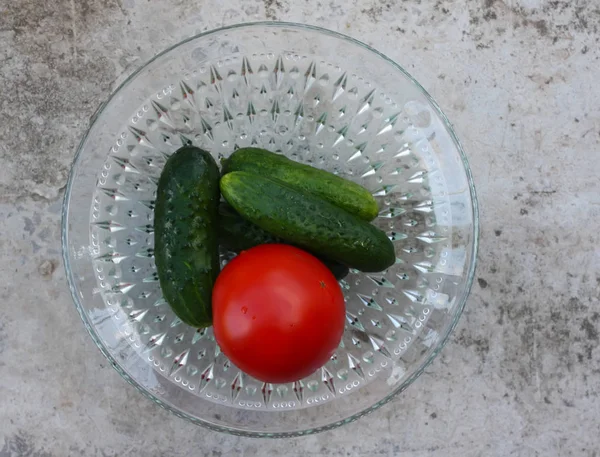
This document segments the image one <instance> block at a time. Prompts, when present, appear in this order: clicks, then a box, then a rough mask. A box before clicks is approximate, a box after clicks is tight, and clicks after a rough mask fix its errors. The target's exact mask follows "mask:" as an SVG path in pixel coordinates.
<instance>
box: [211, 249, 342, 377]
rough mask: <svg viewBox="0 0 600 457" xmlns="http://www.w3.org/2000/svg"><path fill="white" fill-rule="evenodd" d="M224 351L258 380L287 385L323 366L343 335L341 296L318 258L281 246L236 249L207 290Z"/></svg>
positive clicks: (217, 334) (218, 341) (215, 327)
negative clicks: (211, 295)
mask: <svg viewBox="0 0 600 457" xmlns="http://www.w3.org/2000/svg"><path fill="white" fill-rule="evenodd" d="M212 306H213V326H214V332H215V338H216V340H217V343H218V344H219V346H220V347H221V350H222V351H223V353H224V354H225V355H226V356H227V357H229V359H230V360H231V361H232V362H233V363H234V364H235V365H236V366H237V367H238V368H240V369H241V370H242V371H244V372H245V373H248V374H249V375H251V376H254V377H255V378H257V379H260V380H261V381H264V382H273V383H278V382H291V381H297V380H299V379H302V378H304V377H306V376H308V375H310V374H311V373H313V372H314V371H315V370H317V369H319V368H320V367H321V366H323V365H324V364H325V363H326V362H327V360H329V358H330V357H331V355H332V354H333V352H334V351H335V349H336V348H337V346H338V344H339V343H340V340H341V338H342V334H343V332H344V316H345V308H344V296H343V294H342V291H341V289H340V286H339V285H338V283H337V281H336V279H335V277H334V276H333V274H332V273H331V272H330V271H329V269H328V268H327V267H326V266H325V265H323V263H321V261H319V260H318V259H317V258H315V257H314V256H312V255H311V254H308V253H307V252H305V251H302V250H301V249H298V248H295V247H292V246H287V245H284V244H264V245H261V246H257V247H255V248H252V249H249V250H248V251H244V252H242V253H241V254H240V255H238V256H237V257H236V258H234V259H233V260H232V261H231V262H230V263H229V264H227V265H226V266H225V268H224V269H223V271H222V272H221V274H220V275H219V277H218V278H217V281H216V283H215V286H214V289H213V298H212Z"/></svg>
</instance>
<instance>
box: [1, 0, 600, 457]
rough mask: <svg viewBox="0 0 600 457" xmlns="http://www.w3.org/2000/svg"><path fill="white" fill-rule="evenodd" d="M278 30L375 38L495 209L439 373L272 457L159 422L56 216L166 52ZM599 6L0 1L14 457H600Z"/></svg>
mask: <svg viewBox="0 0 600 457" xmlns="http://www.w3.org/2000/svg"><path fill="white" fill-rule="evenodd" d="M265 18H266V19H281V20H290V21H298V22H306V23H311V24H317V25H321V26H326V27H328V28H332V29H335V30H338V31H340V32H343V33H346V34H348V35H351V36H353V37H355V38H358V39H360V40H363V41H365V42H367V43H369V44H371V45H373V46H374V47H376V48H378V49H379V50H381V51H382V52H384V53H385V54H387V55H388V56H390V57H392V58H393V59H395V60H396V61H398V62H399V63H400V64H402V65H403V66H404V67H405V68H407V69H408V70H409V71H410V72H411V73H412V74H413V75H414V76H415V77H416V78H417V79H418V80H419V81H421V82H422V83H423V85H424V86H425V87H426V88H427V89H428V90H429V91H430V92H431V93H432V94H433V95H434V97H436V98H437V100H438V101H439V103H440V105H441V106H442V108H443V109H444V110H445V111H446V113H447V114H448V116H449V117H450V119H452V121H453V123H454V125H455V127H456V130H457V131H458V133H459V136H460V137H461V139H462V141H463V144H464V146H465V149H466V151H467V153H468V154H469V157H470V160H471V165H472V168H473V172H474V176H475V181H476V184H477V187H478V191H479V197H480V201H481V208H482V210H481V218H482V230H481V250H480V255H479V259H480V266H479V269H478V273H477V276H478V278H477V283H476V285H475V287H474V289H473V293H472V296H471V298H470V300H469V304H468V308H467V310H466V312H465V315H464V317H463V319H462V322H461V324H460V325H459V327H458V329H457V331H456V333H455V334H454V336H453V338H452V340H451V342H450V343H449V344H448V346H447V347H446V349H445V350H444V351H443V353H442V355H441V356H440V357H439V358H438V359H437V360H436V361H435V362H434V363H433V365H432V366H430V367H429V368H428V370H427V371H426V373H425V374H424V375H423V376H422V377H421V378H420V379H419V380H418V381H417V382H416V383H415V384H414V385H413V386H412V387H411V388H410V389H409V390H408V391H407V392H406V393H405V394H404V395H402V396H400V397H398V398H396V399H395V400H394V401H393V402H392V403H391V404H389V405H387V406H385V407H384V408H382V409H381V410H379V411H377V412H376V413H374V414H372V415H371V416H369V417H367V418H365V419H363V420H360V421H359V422H356V423H354V424H351V425H348V426H346V427H345V428H342V429H338V430H335V431H332V432H328V433H324V434H320V435H316V436H311V437H307V438H302V439H292V440H286V441H273V442H270V441H266V442H265V441H257V440H252V439H245V438H237V437H231V436H226V435H223V434H217V433H213V432H209V431H206V430H204V429H201V428H198V427H195V426H192V425H190V424H187V423H185V422H183V421H182V420H180V419H178V418H176V417H174V416H172V415H170V414H168V413H167V412H165V411H163V410H161V409H159V408H157V407H156V406H154V405H153V404H151V403H150V402H149V401H147V400H146V399H144V398H142V397H141V396H140V395H139V394H138V393H137V392H135V391H134V389H133V388H131V387H129V386H128V385H126V384H125V383H124V382H123V381H122V380H121V378H120V377H119V375H118V374H117V373H116V372H115V371H114V370H112V368H110V366H108V364H107V362H106V361H105V360H104V359H103V357H102V355H101V354H100V353H99V352H98V350H97V349H96V348H95V347H94V345H93V343H92V342H91V340H90V338H89V337H88V335H87V333H86V332H85V330H84V328H83V326H82V325H81V322H80V320H79V317H78V315H77V313H76V311H75V309H74V307H73V305H72V303H71V298H70V296H69V293H68V290H67V287H66V284H65V275H64V272H63V268H62V265H61V260H60V245H59V218H60V216H59V212H60V204H61V202H60V197H61V195H62V191H63V189H64V186H65V182H66V178H67V172H68V167H69V163H70V161H71V160H72V158H73V155H74V152H75V146H76V144H77V142H78V140H79V138H80V136H81V135H82V133H83V132H84V130H85V128H86V125H87V122H88V119H89V117H90V116H91V114H92V113H93V112H94V110H95V108H96V107H97V106H98V104H99V103H100V101H102V100H104V99H105V98H106V97H107V96H108V94H109V93H110V92H111V89H112V88H113V87H114V81H115V80H122V78H123V76H124V75H127V74H129V73H130V72H132V71H133V70H134V69H135V68H136V67H137V66H139V65H140V64H141V63H142V62H144V61H145V60H146V59H147V58H149V57H150V56H152V55H153V54H154V53H156V52H158V51H160V50H162V49H164V48H165V47H167V46H169V45H172V44H174V43H176V42H177V41H179V40H181V39H183V38H185V37H188V36H189V35H192V34H194V33H197V32H199V31H203V30H207V29H211V28H214V27H218V26H221V25H225V24H231V23H235V22H242V21H251V20H260V19H265ZM599 39H600V7H599V6H598V4H597V2H595V1H594V0H590V1H549V0H476V1H475V0H474V1H468V2H466V1H463V0H439V1H433V0H432V1H427V0H412V1H406V0H363V1H360V2H359V1H357V0H348V1H346V0H328V1H323V2H321V1H316V0H297V1H290V0H238V1H233V0H220V1H212V0H171V1H161V2H158V1H140V0H78V1H76V0H56V1H54V2H42V1H41V0H13V1H11V2H9V1H7V0H0V69H1V70H0V107H1V109H0V112H1V117H0V161H1V162H0V163H1V167H0V231H1V233H2V234H3V236H2V238H1V239H0V258H1V259H2V262H0V273H1V277H2V283H1V284H0V291H1V292H0V297H1V298H2V302H1V304H0V405H1V408H0V456H1V457H14V456H29V457H63V456H103V457H104V456H119V457H124V456H147V457H158V456H169V457H175V456H188V455H206V456H222V455H243V456H250V455H261V456H265V455H284V454H285V455H289V456H304V455H309V454H310V455H315V456H353V455H364V456H376V455H381V456H415V457H423V456H434V457H435V456H444V457H447V456H459V455H460V456H480V455H481V456H508V455H513V456H571V455H572V456H586V457H592V456H597V455H600V451H597V449H598V447H599V446H598V445H599V442H600V439H599V435H598V430H599V428H600V398H599V397H598V395H599V393H600V349H598V347H597V346H598V343H599V326H600V308H599V305H600V303H599V296H600V248H599V246H600V235H599V233H600V232H599V227H600V190H599V185H598V176H600V84H599V83H598V82H597V78H598V69H600V62H599V57H600V51H599V47H598V41H599Z"/></svg>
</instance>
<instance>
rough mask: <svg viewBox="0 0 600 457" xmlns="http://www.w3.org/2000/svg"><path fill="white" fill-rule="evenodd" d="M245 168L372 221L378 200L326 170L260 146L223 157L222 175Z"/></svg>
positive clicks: (376, 210)
mask: <svg viewBox="0 0 600 457" xmlns="http://www.w3.org/2000/svg"><path fill="white" fill-rule="evenodd" d="M232 171H247V172H249V173H254V174H257V175H261V176H269V177H270V178H272V179H277V180H279V181H282V182H284V183H285V184H287V185H289V186H290V187H293V188H295V189H298V190H301V191H302V192H305V193H310V194H313V195H316V196H318V197H321V198H322V199H324V200H327V201H328V202H330V203H332V204H334V205H335V206H339V207H340V208H343V209H345V210H346V211H348V212H349V213H352V214H354V215H356V216H358V217H360V218H361V219H364V220H366V221H372V220H373V219H375V217H376V216H377V214H378V212H379V208H378V207H377V202H376V201H375V199H374V198H373V196H372V195H371V193H370V192H369V191H368V190H367V189H365V188H364V187H362V186H360V185H358V184H356V183H354V182H352V181H348V180H346V179H343V178H340V177H339V176H336V175H334V174H333V173H329V172H327V171H325V170H320V169H318V168H314V167H311V166H309V165H304V164H301V163H298V162H294V161H293V160H290V159H288V158H287V157H285V156H283V155H281V154H275V153H273V152H269V151H266V150H264V149H259V148H241V149H238V150H237V151H235V152H234V153H233V154H232V155H231V156H230V157H229V158H227V159H225V160H223V172H222V173H223V174H226V173H230V172H232Z"/></svg>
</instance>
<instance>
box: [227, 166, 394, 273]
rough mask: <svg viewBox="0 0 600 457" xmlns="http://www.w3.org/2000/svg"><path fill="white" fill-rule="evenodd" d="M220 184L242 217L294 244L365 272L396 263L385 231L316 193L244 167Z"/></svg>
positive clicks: (379, 269) (230, 174) (381, 268)
mask: <svg viewBox="0 0 600 457" xmlns="http://www.w3.org/2000/svg"><path fill="white" fill-rule="evenodd" d="M220 186H221V193H222V194H223V196H224V197H225V199H226V200H227V202H228V203H229V204H230V205H231V206H232V207H233V208H234V209H235V210H236V211H237V212H238V213H240V214H241V215H242V216H243V217H245V218H246V219H248V220H249V221H251V222H253V223H254V224H256V225H258V226H259V227H261V228H262V229H264V230H266V231H268V232H270V233H272V234H273V235H275V236H277V237H280V238H283V239H284V240H286V241H288V242H290V243H292V244H294V245H296V246H301V247H303V248H305V249H307V250H309V251H312V252H318V253H319V254H322V255H323V256H325V257H327V258H330V259H333V260H336V261H338V262H340V263H343V264H344V265H347V266H349V267H351V268H356V269H358V270H361V271H365V272H376V271H382V270H385V269H386V268H388V267H389V266H391V265H393V264H394V263H395V261H396V256H395V252H394V245H393V244H392V242H391V241H390V240H389V238H388V237H387V236H386V234H385V233H384V232H382V231H381V230H379V229H378V228H376V227H375V226H373V225H371V224H369V223H368V222H366V221H364V220H361V219H359V218H358V217H356V216H354V215H352V214H350V213H348V212H347V211H345V210H343V209H341V208H339V207H337V206H335V205H333V204H331V203H329V202H327V201H324V200H322V199H321V198H319V197H316V196H314V195H311V194H307V193H303V192H301V191H299V190H297V189H294V188H292V187H289V186H287V185H285V184H283V183H282V182H280V181H277V180H274V179H271V178H266V177H264V176H260V175H255V174H252V173H248V172H244V171H239V172H230V173H227V174H226V175H224V176H223V177H222V178H221V184H220Z"/></svg>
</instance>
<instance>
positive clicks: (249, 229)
mask: <svg viewBox="0 0 600 457" xmlns="http://www.w3.org/2000/svg"><path fill="white" fill-rule="evenodd" d="M219 218H220V220H219V224H220V227H219V243H220V244H221V246H223V247H225V248H227V249H229V250H230V251H234V252H238V253H239V252H242V251H245V250H247V249H250V248H253V247H255V246H260V245H261V244H271V243H285V241H284V240H282V239H281V238H278V237H276V236H273V235H271V234H270V233H269V232H267V231H265V230H263V229H261V228H260V227H259V226H258V225H256V224H253V223H252V222H250V221H248V220H246V219H244V218H243V217H242V216H240V215H239V214H238V213H237V212H236V211H235V210H234V209H233V208H232V207H231V206H229V205H228V204H227V203H225V202H221V204H220V205H219ZM313 255H315V254H313ZM315 256H316V257H317V258H318V259H319V260H320V261H321V262H323V263H324V264H325V266H326V267H327V268H329V270H331V272H332V273H333V275H334V276H335V279H337V280H340V279H344V278H345V277H346V276H348V273H349V272H350V270H349V269H348V267H347V266H345V265H342V264H341V263H338V262H336V261H334V260H329V259H325V258H322V257H320V256H319V255H315Z"/></svg>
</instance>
